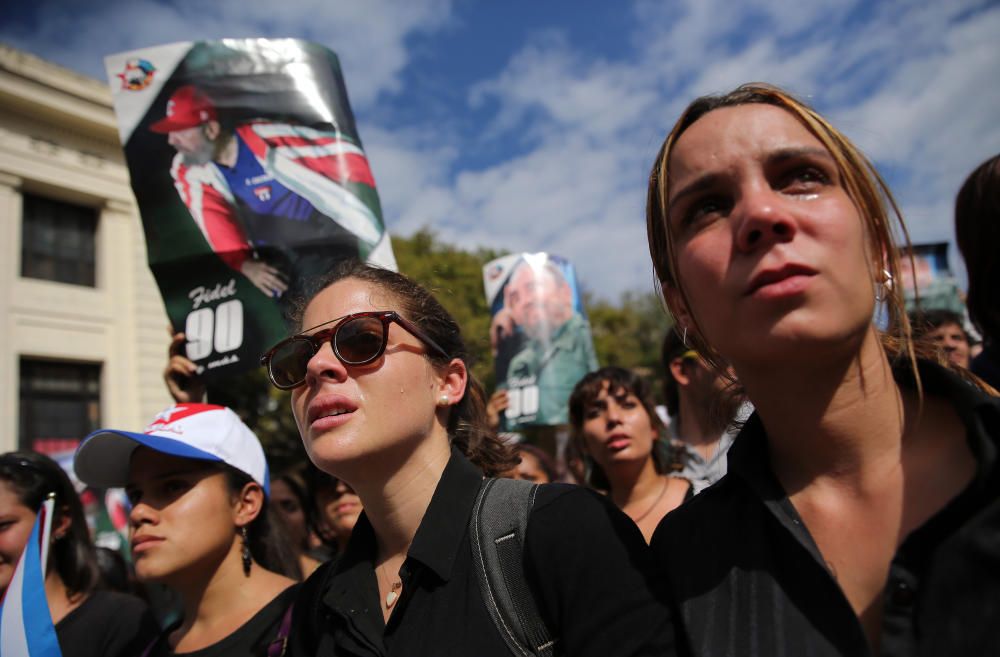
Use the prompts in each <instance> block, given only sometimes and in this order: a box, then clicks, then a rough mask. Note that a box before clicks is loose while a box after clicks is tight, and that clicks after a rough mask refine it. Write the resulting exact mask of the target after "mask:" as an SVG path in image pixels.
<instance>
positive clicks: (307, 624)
mask: <svg viewBox="0 0 1000 657" xmlns="http://www.w3.org/2000/svg"><path fill="white" fill-rule="evenodd" d="M314 289H315V290H316V292H315V293H314V294H313V295H312V296H311V297H310V298H308V299H307V300H306V301H305V303H303V304H302V311H301V314H300V324H301V325H302V326H304V327H307V328H306V329H305V330H303V331H302V332H301V333H300V334H298V335H295V336H293V337H291V338H289V339H288V340H285V341H284V342H282V343H280V344H278V345H277V346H275V347H274V348H273V349H271V350H270V351H269V352H268V353H267V354H266V355H265V356H264V358H263V361H264V363H265V364H266V365H267V366H268V372H269V375H270V377H271V380H272V382H273V383H274V384H275V385H277V386H278V387H279V388H282V389H290V390H292V408H293V411H294V414H295V418H296V420H297V422H298V425H299V430H300V431H301V433H302V440H303V442H304V444H305V447H306V451H307V452H308V453H309V456H310V458H311V459H312V460H313V462H314V463H315V464H316V465H317V466H318V467H320V468H321V469H323V470H325V471H327V472H329V473H330V474H332V475H334V476H336V477H339V478H341V479H343V480H344V481H345V482H347V483H348V484H349V485H350V486H351V487H352V488H353V489H354V490H355V491H356V492H357V493H358V495H359V496H360V498H361V500H362V502H363V505H364V513H363V514H362V516H361V518H360V519H359V520H358V522H357V525H356V526H355V528H354V533H353V535H352V536H351V540H350V542H349V544H348V546H347V549H346V551H345V553H344V554H343V555H342V557H341V558H340V559H339V560H338V561H337V563H336V564H335V565H332V566H331V565H324V566H322V567H321V568H320V569H319V570H318V571H317V572H316V573H315V574H314V575H313V577H311V578H310V579H309V580H308V581H307V582H306V583H305V584H304V585H303V592H302V596H301V597H300V600H299V602H298V603H297V605H298V606H297V609H302V610H303V611H302V612H301V613H300V612H297V613H296V617H297V620H296V624H295V627H294V628H293V632H292V644H291V645H292V650H293V654H300V655H309V656H312V655H316V654H331V653H332V652H336V653H337V654H341V653H342V654H352V655H410V656H420V655H444V654H450V655H486V656H489V655H497V656H499V655H504V656H506V655H509V654H510V653H509V651H508V648H507V645H506V643H505V641H504V639H503V637H502V636H501V634H500V631H499V630H498V629H497V627H496V625H495V624H494V622H493V621H492V620H491V616H490V614H489V610H488V609H487V606H486V603H485V602H484V600H483V596H482V593H481V591H480V587H479V582H478V581H477V579H476V574H475V571H474V566H473V556H472V553H471V543H470V539H469V535H468V531H467V529H468V527H469V519H470V516H471V514H472V511H473V503H474V501H475V498H476V496H477V494H478V492H479V489H480V486H481V484H482V479H483V475H484V474H486V475H489V476H496V475H498V474H499V473H501V472H504V471H506V470H508V469H509V468H510V467H511V465H512V464H513V459H512V457H511V453H510V451H509V450H508V448H507V447H506V446H505V445H504V444H503V443H501V442H500V441H499V440H498V439H497V438H496V436H495V434H493V433H492V432H490V431H489V430H488V428H487V426H486V418H485V400H484V395H483V392H482V389H481V388H480V386H479V384H478V383H477V382H475V380H473V379H472V378H471V377H470V375H469V370H468V364H467V358H468V354H467V351H466V348H465V345H464V343H463V342H462V338H461V335H460V332H459V328H458V325H457V324H456V323H455V321H454V320H453V319H452V318H451V316H450V315H449V314H448V313H447V311H445V309H444V308H443V307H442V306H441V305H440V304H439V303H438V301H437V300H436V299H434V297H433V296H431V295H430V293H428V292H427V291H426V290H425V289H423V288H422V287H420V286H419V285H417V284H415V283H413V282H412V281H410V280H409V279H407V278H406V277H404V276H402V275H400V274H396V273H394V272H390V271H387V270H383V269H376V268H372V267H369V266H366V265H363V264H360V263H356V262H349V263H344V264H343V265H342V266H340V267H339V268H338V269H337V270H336V271H334V272H332V273H331V274H330V275H329V276H328V277H327V278H325V279H324V280H321V281H318V282H317V284H316V286H315V288H314ZM648 563H649V562H648V557H647V555H646V549H645V545H644V542H643V540H642V536H641V534H640V533H639V532H638V530H637V529H636V528H635V526H634V524H632V522H631V521H630V520H629V519H628V517H626V516H625V515H623V514H622V513H621V512H620V511H618V509H616V508H615V507H614V506H613V505H611V504H610V503H608V502H606V501H604V500H603V499H602V498H601V496H599V495H596V494H594V493H592V492H590V491H587V490H584V489H580V488H577V487H571V486H562V485H553V486H544V487H541V488H540V489H539V490H538V492H537V495H536V497H535V500H534V504H533V507H532V508H531V511H530V516H529V521H528V525H527V530H526V535H525V537H524V563H523V566H524V572H525V577H526V580H527V582H528V585H529V588H530V594H531V595H532V597H533V598H534V599H535V601H536V604H537V605H538V607H539V609H540V612H541V615H542V617H543V618H544V620H545V621H546V623H547V625H548V627H549V629H550V631H551V632H552V634H553V635H554V637H555V639H556V648H557V650H560V651H562V652H563V653H565V654H572V655H602V656H603V655H610V654H614V655H639V654H643V655H645V654H649V655H653V654H656V655H662V654H665V652H666V651H667V650H668V647H667V643H668V642H669V641H670V640H671V637H670V634H669V631H670V625H669V623H668V616H667V612H666V610H665V609H664V608H663V607H662V606H661V605H660V604H659V603H658V602H657V600H656V599H655V598H654V596H653V591H652V587H653V585H654V584H653V583H651V582H650V580H649V576H648V572H647V570H648Z"/></svg>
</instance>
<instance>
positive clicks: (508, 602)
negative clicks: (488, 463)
mask: <svg viewBox="0 0 1000 657" xmlns="http://www.w3.org/2000/svg"><path fill="white" fill-rule="evenodd" d="M537 490H538V484H532V483H530V482H527V481H518V480H514V479H484V480H483V484H482V486H481V487H480V488H479V494H478V495H477V496H476V504H475V507H474V508H473V511H472V518H470V520H469V536H470V538H471V543H472V558H473V560H474V562H475V565H476V577H477V578H478V579H479V587H480V590H481V591H482V594H483V601H484V602H485V603H486V608H487V610H488V611H489V613H490V617H491V618H492V619H493V622H494V623H495V624H496V626H497V630H499V631H500V635H501V636H502V637H503V639H504V641H505V642H506V643H507V647H508V648H510V651H511V653H513V654H514V655H517V656H518V657H535V656H537V657H551V656H552V655H554V654H555V653H554V648H555V641H554V640H553V639H552V635H551V633H550V632H549V630H548V628H547V627H546V626H545V623H544V621H543V620H542V617H541V615H540V614H539V613H538V606H537V605H536V604H535V598H534V596H533V595H532V593H531V589H530V588H529V587H528V582H527V579H526V578H525V575H524V536H525V530H526V529H527V527H528V516H529V515H530V513H531V507H532V506H533V505H534V503H535V492H536V491H537Z"/></svg>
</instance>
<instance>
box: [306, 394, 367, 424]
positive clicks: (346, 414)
mask: <svg viewBox="0 0 1000 657" xmlns="http://www.w3.org/2000/svg"><path fill="white" fill-rule="evenodd" d="M356 410H358V405H357V404H356V403H354V401H352V400H351V399H350V398H348V397H346V396H344V395H341V394H337V393H329V394H324V395H318V396H317V397H315V398H314V399H313V400H312V401H310V402H309V406H308V408H307V410H306V419H307V421H308V422H309V426H310V427H311V428H313V429H318V430H320V431H322V430H325V429H330V428H333V427H336V426H340V425H341V424H344V423H345V422H347V421H348V420H349V419H350V418H351V414H352V413H354V411H356Z"/></svg>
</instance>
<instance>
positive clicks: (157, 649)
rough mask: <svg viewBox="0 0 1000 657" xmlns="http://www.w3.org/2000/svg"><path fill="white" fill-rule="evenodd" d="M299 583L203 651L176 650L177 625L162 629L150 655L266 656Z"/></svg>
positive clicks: (195, 656)
mask: <svg viewBox="0 0 1000 657" xmlns="http://www.w3.org/2000/svg"><path fill="white" fill-rule="evenodd" d="M298 589H299V585H298V584H296V585H294V586H289V587H288V588H287V589H285V590H284V591H282V592H281V593H279V594H278V595H276V596H275V597H274V599H273V600H271V601H270V602H269V603H267V604H266V605H265V606H264V607H263V608H262V609H261V610H260V611H258V612H257V613H256V614H254V615H253V617H252V618H250V620H248V621H247V622H246V623H244V624H243V625H241V626H240V627H239V629H237V630H236V631H235V632H233V633H232V634H230V635H229V636H227V637H226V638H224V639H222V640H221V641H217V642H216V643H213V644H212V645H210V646H207V647H205V648H202V649H201V650H192V651H191V652H174V651H173V650H171V649H170V644H169V642H168V641H167V637H168V636H170V633H171V632H172V631H173V630H175V629H177V625H174V626H173V627H171V628H167V629H166V630H164V631H163V634H162V635H161V636H160V638H159V640H158V641H157V642H156V645H155V646H153V648H152V650H150V651H149V654H148V657H173V656H174V655H177V656H178V657H180V656H181V655H183V657H267V649H268V647H269V646H270V644H271V642H272V641H274V639H275V638H276V637H277V636H278V630H279V628H280V627H281V622H282V620H283V619H284V616H285V612H286V611H287V610H288V606H289V605H290V604H292V603H293V601H294V600H295V594H296V593H297V592H298Z"/></svg>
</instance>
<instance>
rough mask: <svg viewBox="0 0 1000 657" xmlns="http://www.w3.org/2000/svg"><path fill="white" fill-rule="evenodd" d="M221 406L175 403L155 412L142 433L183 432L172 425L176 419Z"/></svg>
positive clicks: (216, 409) (215, 409)
mask: <svg viewBox="0 0 1000 657" xmlns="http://www.w3.org/2000/svg"><path fill="white" fill-rule="evenodd" d="M222 408H223V407H222V406H216V405H215V404H175V405H173V406H171V407H170V408H168V409H166V410H163V411H160V412H159V413H157V414H156V417H154V418H153V421H152V422H150V423H149V426H148V427H146V430H145V431H144V432H143V433H153V432H154V431H173V432H175V433H183V432H181V431H178V430H177V427H176V426H174V425H175V424H176V423H177V421H178V420H183V419H184V418H186V417H191V416H192V415H197V414H198V413H204V412H206V411H218V410H221V409H222Z"/></svg>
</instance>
